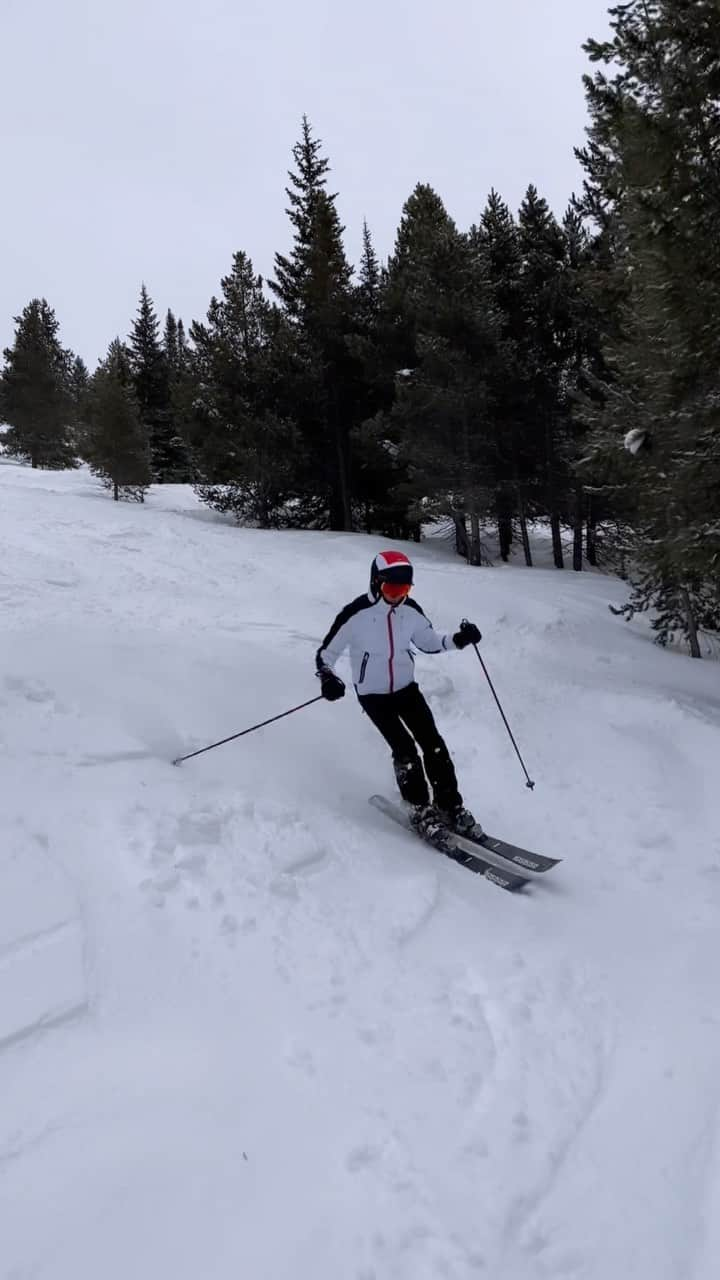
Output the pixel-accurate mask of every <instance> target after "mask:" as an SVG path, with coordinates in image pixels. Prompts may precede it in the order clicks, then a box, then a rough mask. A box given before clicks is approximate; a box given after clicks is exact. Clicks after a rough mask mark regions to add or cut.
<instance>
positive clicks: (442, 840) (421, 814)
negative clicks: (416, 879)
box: [410, 804, 452, 853]
mask: <svg viewBox="0 0 720 1280" xmlns="http://www.w3.org/2000/svg"><path fill="white" fill-rule="evenodd" d="M410 824H411V826H412V827H413V828H414V830H415V831H417V833H418V835H419V836H422V838H423V840H427V842H428V844H431V845H432V846H433V848H434V849H439V851H440V853H449V852H450V850H451V849H452V843H451V841H450V838H449V835H450V833H449V831H448V827H447V823H446V822H445V821H444V820H443V816H442V814H441V813H440V811H439V810H438V809H436V808H435V805H434V804H419V805H417V806H416V807H415V808H414V809H413V811H412V813H411V814H410Z"/></svg>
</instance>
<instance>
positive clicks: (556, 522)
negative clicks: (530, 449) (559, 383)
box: [545, 412, 565, 569]
mask: <svg viewBox="0 0 720 1280" xmlns="http://www.w3.org/2000/svg"><path fill="white" fill-rule="evenodd" d="M553 426H554V423H553V415H552V413H549V412H546V414H545V467H546V484H547V506H548V510H549V512H550V529H551V532H552V548H553V560H554V562H555V568H556V569H564V568H565V562H564V560H563V549H562V538H561V537H560V511H559V509H558V501H557V493H556V490H555V437H554V435H553Z"/></svg>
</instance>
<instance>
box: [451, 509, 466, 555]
mask: <svg viewBox="0 0 720 1280" xmlns="http://www.w3.org/2000/svg"><path fill="white" fill-rule="evenodd" d="M452 518H453V524H454V525H455V550H456V551H457V553H458V555H459V556H462V558H463V560H469V559H470V547H469V546H468V536H467V525H466V523H465V516H464V515H462V514H461V513H460V512H459V511H453V517H452Z"/></svg>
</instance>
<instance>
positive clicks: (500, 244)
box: [470, 190, 536, 565]
mask: <svg viewBox="0 0 720 1280" xmlns="http://www.w3.org/2000/svg"><path fill="white" fill-rule="evenodd" d="M470 241H471V244H472V246H473V248H474V250H475V252H477V253H478V254H480V256H481V259H482V260H483V261H484V264H485V269H486V272H487V276H488V282H489V288H490V294H491V298H492V302H493V306H494V308H495V310H496V312H497V315H498V321H499V332H498V360H497V362H496V363H495V365H494V367H493V370H492V377H491V379H490V386H489V391H488V395H489V410H490V417H491V421H492V427H493V431H494V436H495V445H496V451H497V461H496V491H495V507H496V514H497V522H498V541H499V545H500V556H501V558H502V559H503V560H508V559H509V556H510V549H511V546H512V540H513V519H514V517H515V516H516V515H517V518H518V521H519V524H520V531H521V537H522V544H523V550H524V554H525V562H526V564H527V565H531V564H532V556H531V551H530V539H529V536H528V526H527V514H528V503H529V502H530V504H531V505H533V506H534V502H535V482H536V460H535V457H534V454H533V450H532V448H531V447H529V445H528V441H527V439H526V437H527V434H528V432H527V422H528V418H529V413H528V402H529V399H530V397H531V390H530V387H529V383H528V377H527V374H526V370H525V368H524V366H523V362H522V352H523V351H524V349H525V345H526V344H525V329H526V322H525V316H524V313H523V307H522V297H521V290H520V275H521V269H522V254H521V248H520V238H519V233H518V227H517V223H516V222H515V219H514V218H513V216H512V213H511V212H510V209H509V208H508V206H507V204H506V203H505V202H504V201H503V200H502V199H501V197H500V196H499V195H498V193H497V192H496V191H494V190H493V191H491V192H490V195H489V197H488V201H487V205H486V206H485V209H484V211H483V214H482V218H481V220H480V225H479V226H475V227H471V229H470Z"/></svg>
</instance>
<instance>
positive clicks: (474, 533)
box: [468, 511, 482, 565]
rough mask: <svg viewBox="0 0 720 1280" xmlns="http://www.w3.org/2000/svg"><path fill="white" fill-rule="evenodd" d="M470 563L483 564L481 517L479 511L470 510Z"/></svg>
mask: <svg viewBox="0 0 720 1280" xmlns="http://www.w3.org/2000/svg"><path fill="white" fill-rule="evenodd" d="M468 563H469V564H475V565H478V564H482V555H481V552H480V517H479V515H478V513H477V511H471V512H470V548H469V555H468Z"/></svg>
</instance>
